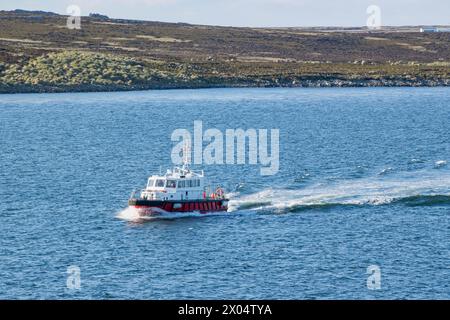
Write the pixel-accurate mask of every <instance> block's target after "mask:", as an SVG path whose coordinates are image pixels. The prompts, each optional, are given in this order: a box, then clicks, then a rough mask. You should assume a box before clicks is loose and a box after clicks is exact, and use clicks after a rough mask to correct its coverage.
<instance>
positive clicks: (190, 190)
mask: <svg viewBox="0 0 450 320" xmlns="http://www.w3.org/2000/svg"><path fill="white" fill-rule="evenodd" d="M128 205H129V206H130V207H134V208H136V209H137V210H138V212H139V215H140V216H143V217H145V216H157V215H161V214H170V213H195V212H198V213H202V214H206V213H212V212H218V211H227V209H228V199H227V198H226V197H225V194H224V191H223V189H222V188H221V187H217V188H216V189H214V190H213V191H211V188H209V187H207V185H206V183H205V175H204V172H203V170H202V171H200V172H195V171H192V170H191V169H189V167H188V166H187V165H186V164H184V165H183V166H182V167H174V168H173V169H172V170H167V172H166V174H165V175H153V176H151V177H149V178H148V181H147V186H146V188H145V189H143V190H141V191H140V192H139V193H137V192H133V193H132V195H131V197H130V199H129V200H128Z"/></svg>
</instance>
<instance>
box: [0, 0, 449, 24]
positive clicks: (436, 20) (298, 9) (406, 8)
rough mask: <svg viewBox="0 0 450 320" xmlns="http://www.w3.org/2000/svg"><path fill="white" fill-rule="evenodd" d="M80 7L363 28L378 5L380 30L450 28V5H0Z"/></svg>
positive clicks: (116, 0)
mask: <svg viewBox="0 0 450 320" xmlns="http://www.w3.org/2000/svg"><path fill="white" fill-rule="evenodd" d="M71 4H76V5H78V6H79V7H80V8H81V14H82V15H88V14H89V13H90V12H99V13H102V14H106V15H108V16H110V17H111V18H131V19H141V20H157V21H168V22H188V23H198V24H210V25H231V26H280V27H282V26H363V25H366V20H367V17H368V15H367V13H366V9H367V7H368V6H369V5H378V6H379V7H380V9H381V23H382V25H433V24H445V25H450V0H378V1H375V0H368V1H367V0H334V1H333V0H41V1H36V0H1V3H0V10H12V9H17V8H20V9H29V10H31V9H32V10H45V11H53V12H57V13H64V14H65V13H66V8H67V6H68V5H71Z"/></svg>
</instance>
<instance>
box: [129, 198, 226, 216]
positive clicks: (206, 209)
mask: <svg viewBox="0 0 450 320" xmlns="http://www.w3.org/2000/svg"><path fill="white" fill-rule="evenodd" d="M128 205H129V206H130V207H134V208H136V209H137V210H138V212H139V215H141V216H156V215H160V214H163V213H189V212H199V213H202V214H207V213H213V212H223V211H227V210H228V199H206V200H205V199H202V200H181V201H180V200H178V201H175V200H164V201H163V200H146V199H130V200H128Z"/></svg>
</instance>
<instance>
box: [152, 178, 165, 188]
mask: <svg viewBox="0 0 450 320" xmlns="http://www.w3.org/2000/svg"><path fill="white" fill-rule="evenodd" d="M165 182H166V181H165V180H163V179H158V180H156V184H155V187H157V188H163V187H164V183H165Z"/></svg>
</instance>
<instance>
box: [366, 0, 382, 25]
mask: <svg viewBox="0 0 450 320" xmlns="http://www.w3.org/2000/svg"><path fill="white" fill-rule="evenodd" d="M366 13H367V14H368V15H369V17H368V18H367V21H366V25H367V28H368V29H369V30H378V29H380V28H381V8H380V7H379V6H377V5H374V4H373V5H370V6H368V7H367V10H366Z"/></svg>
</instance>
